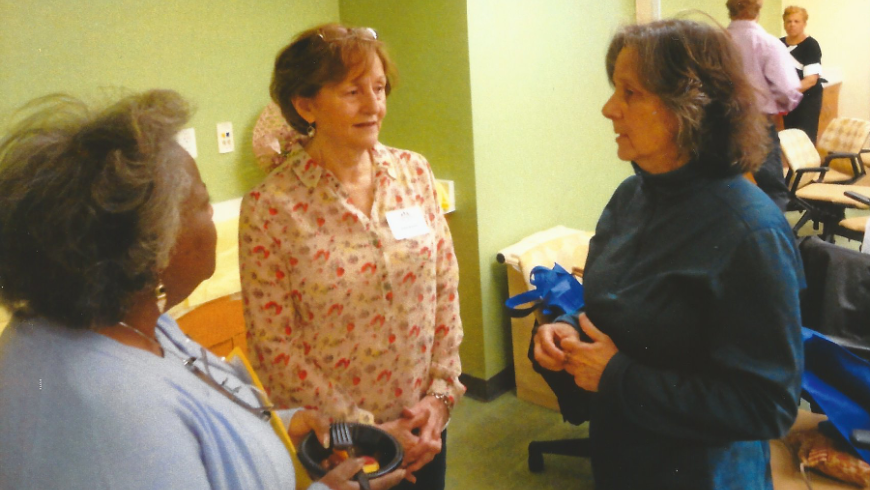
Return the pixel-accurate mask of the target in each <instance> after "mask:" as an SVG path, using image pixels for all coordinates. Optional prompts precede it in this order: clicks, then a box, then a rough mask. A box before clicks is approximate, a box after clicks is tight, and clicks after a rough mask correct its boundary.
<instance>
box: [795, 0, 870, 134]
mask: <svg viewBox="0 0 870 490" xmlns="http://www.w3.org/2000/svg"><path fill="white" fill-rule="evenodd" d="M782 5H783V6H784V7H785V6H788V5H797V6H800V7H803V8H805V9H807V11H808V12H809V14H810V19H809V22H807V33H808V34H809V35H811V36H813V37H814V38H815V39H816V40H817V41H819V44H820V45H821V47H822V67H823V69H827V70H831V71H834V70H839V71H841V72H842V76H843V87H842V89H841V90H840V116H843V117H857V118H861V119H870V1H868V0H793V1H792V0H782Z"/></svg>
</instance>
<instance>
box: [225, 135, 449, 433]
mask: <svg viewBox="0 0 870 490" xmlns="http://www.w3.org/2000/svg"><path fill="white" fill-rule="evenodd" d="M304 138H305V137H304V136H300V135H298V134H297V133H292V135H291V137H289V138H282V139H283V142H282V143H281V146H282V147H283V148H284V149H285V153H284V155H286V161H284V162H283V163H282V164H280V165H277V166H276V167H275V168H274V170H272V172H271V173H270V174H269V175H268V176H267V177H266V179H265V180H264V181H263V182H262V183H261V184H260V185H258V186H257V187H255V188H254V189H253V190H252V191H251V192H249V193H248V194H247V195H246V196H245V198H244V199H243V201H242V208H241V216H240V220H239V262H240V263H239V265H240V268H241V280H242V294H243V299H244V304H245V319H246V322H247V327H248V341H249V343H250V347H251V354H252V356H251V357H252V358H253V359H252V360H253V363H254V368H255V369H256V370H257V372H258V373H259V375H260V377H261V379H262V381H263V383H264V384H265V385H266V388H267V390H268V391H269V394H270V396H271V398H272V400H273V401H274V402H275V403H276V404H278V405H281V406H289V407H293V406H309V407H318V408H320V409H321V410H323V411H324V412H325V413H327V414H328V415H330V416H332V417H334V418H336V419H344V420H348V421H358V422H364V423H382V422H385V421H389V420H393V419H396V418H398V417H399V416H400V413H401V411H402V408H403V407H405V406H411V405H413V404H415V403H416V402H417V401H419V400H420V399H421V398H422V397H423V396H425V394H426V393H427V392H443V393H446V394H447V395H448V396H450V397H451V398H452V399H453V400H458V399H459V398H460V397H461V396H462V394H463V393H464V392H465V387H464V386H463V385H462V384H461V383H460V382H459V379H458V377H459V374H460V372H461V367H460V360H459V343H460V341H461V340H462V323H461V321H460V318H459V298H458V296H457V286H458V283H459V270H458V268H457V263H456V257H455V255H454V253H453V242H452V239H451V236H450V230H449V228H448V226H447V222H446V220H445V218H444V215H443V214H442V212H441V208H440V207H439V204H438V201H437V198H436V194H435V188H434V177H433V175H432V170H431V169H430V167H429V164H428V162H427V161H426V159H425V158H423V157H422V156H421V155H419V154H416V153H413V152H410V151H405V150H398V149H395V148H389V147H386V146H383V145H381V144H378V145H376V146H375V147H374V148H373V149H372V150H371V155H372V158H373V170H372V171H373V176H374V179H375V197H374V204H373V207H372V211H371V217H368V216H366V215H365V214H364V213H362V212H360V211H359V210H358V209H357V208H356V207H355V206H354V205H353V204H352V203H351V202H350V197H349V195H348V194H347V192H346V191H345V189H344V187H343V186H342V184H341V183H340V182H339V181H338V179H337V178H336V177H335V176H334V175H333V174H332V173H331V172H329V171H328V170H326V169H324V168H323V167H321V166H320V165H318V164H317V163H316V162H315V161H314V160H313V159H312V158H311V157H310V156H309V155H308V153H306V151H305V150H304V149H303V147H302V144H301V143H302V142H303V141H304ZM408 208H419V209H420V210H421V211H422V217H423V220H424V221H425V225H426V227H427V228H428V232H425V233H423V234H421V235H418V236H414V237H411V238H405V239H401V240H397V239H396V238H395V237H394V233H393V230H392V229H391V227H390V225H389V224H388V222H387V219H386V216H387V214H388V213H389V212H390V211H394V210H398V209H408Z"/></svg>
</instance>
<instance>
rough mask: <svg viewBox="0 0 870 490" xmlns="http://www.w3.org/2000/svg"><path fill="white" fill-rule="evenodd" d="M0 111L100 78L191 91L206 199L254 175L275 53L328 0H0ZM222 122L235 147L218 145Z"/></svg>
mask: <svg viewBox="0 0 870 490" xmlns="http://www.w3.org/2000/svg"><path fill="white" fill-rule="evenodd" d="M0 19H3V20H2V23H3V27H2V31H0V66H3V69H2V71H0V93H2V94H3V98H2V99H0V120H2V121H5V120H6V118H7V117H8V115H9V114H10V112H11V111H12V110H14V109H15V108H17V107H19V106H20V105H21V104H23V103H24V102H26V101H27V100H30V99H31V98H34V97H37V96H41V95H45V94H47V93H52V92H58V91H64V92H69V93H72V94H74V95H77V96H83V97H86V98H88V99H89V100H90V99H93V98H94V97H99V93H98V92H97V89H98V88H100V87H123V88H126V89H129V90H133V91H137V90H144V89H149V88H158V87H159V88H171V89H174V90H177V91H178V92H180V93H181V94H182V95H184V96H186V97H187V98H188V99H189V100H191V101H192V102H193V103H194V104H195V106H196V107H197V109H198V110H197V113H196V115H195V117H194V119H193V120H192V121H191V125H192V126H193V127H194V128H195V130H196V138H197V146H198V153H199V157H198V159H197V161H198V163H199V166H200V169H201V171H202V174H203V179H204V180H205V182H206V184H207V185H208V187H209V192H210V193H211V196H212V200H214V201H222V200H225V199H230V198H233V197H237V196H239V195H241V194H242V193H244V192H245V191H246V190H247V189H248V188H250V187H251V186H252V185H254V184H255V183H256V182H257V181H259V179H260V178H262V174H261V173H260V171H259V170H258V169H257V168H256V165H255V164H254V160H253V156H252V154H251V131H252V129H253V125H254V122H255V121H256V118H257V115H258V114H259V112H260V110H261V109H262V108H263V106H264V105H265V104H266V102H268V100H269V95H268V84H269V77H270V75H271V68H272V63H273V61H274V58H275V55H276V53H277V51H278V49H280V48H281V47H282V46H284V45H285V44H286V43H287V42H288V41H289V40H290V37H291V36H292V35H293V34H294V33H296V32H298V31H300V30H302V29H304V28H307V27H309V26H311V25H314V24H317V23H320V22H325V21H334V20H337V19H338V1H337V0H257V1H256V2H241V1H237V0H185V1H184V2H168V1H141V0H89V1H87V2H84V1H75V0H66V1H57V0H54V1H49V0H41V1H38V2H36V1H28V2H20V1H12V0H0ZM222 121H231V122H232V123H233V130H234V132H235V145H236V151H234V152H232V153H226V154H219V153H218V151H217V135H216V128H215V125H216V123H218V122H222Z"/></svg>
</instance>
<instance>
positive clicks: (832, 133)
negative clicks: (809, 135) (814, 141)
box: [818, 117, 870, 153]
mask: <svg viewBox="0 0 870 490" xmlns="http://www.w3.org/2000/svg"><path fill="white" fill-rule="evenodd" d="M868 136H870V121H865V120H863V119H855V118H844V117H838V118H835V119H833V120H831V122H830V124H828V127H827V128H825V132H824V133H822V137H821V138H819V145H818V146H819V150H823V151H825V152H832V151H839V152H844V153H858V152H859V151H861V149H862V148H864V147H865V145H866V144H867V137H868Z"/></svg>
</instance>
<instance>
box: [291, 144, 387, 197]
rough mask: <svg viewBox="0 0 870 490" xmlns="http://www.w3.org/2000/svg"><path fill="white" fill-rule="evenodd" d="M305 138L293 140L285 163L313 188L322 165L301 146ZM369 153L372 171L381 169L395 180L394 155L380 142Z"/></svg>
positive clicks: (306, 184)
mask: <svg viewBox="0 0 870 490" xmlns="http://www.w3.org/2000/svg"><path fill="white" fill-rule="evenodd" d="M307 140H308V139H307V138H305V137H301V138H298V139H296V140H294V141H293V144H292V145H291V148H290V149H289V150H288V152H287V153H288V154H287V163H286V165H287V166H288V168H289V169H291V170H292V171H293V173H294V174H296V177H298V178H299V181H300V182H302V184H303V185H304V186H305V187H307V188H309V189H313V188H314V187H315V186H317V184H318V182H320V178H321V177H322V176H323V167H322V166H320V164H318V163H317V162H316V161H315V160H314V158H312V157H311V155H309V154H308V152H307V151H305V147H304V146H302V145H303V143H304V142H305V141H307ZM370 154H371V156H372V166H373V168H374V172H373V173H375V174H377V173H378V171H381V170H382V171H383V173H384V174H386V175H387V176H389V177H390V178H391V179H393V180H395V179H396V176H397V172H396V167H397V165H398V162H397V161H396V157H395V155H393V153H392V152H391V151H389V149H388V148H387V147H386V146H384V145H382V144H381V143H380V142H378V143H375V145H374V146H373V147H372V149H371V150H370Z"/></svg>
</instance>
